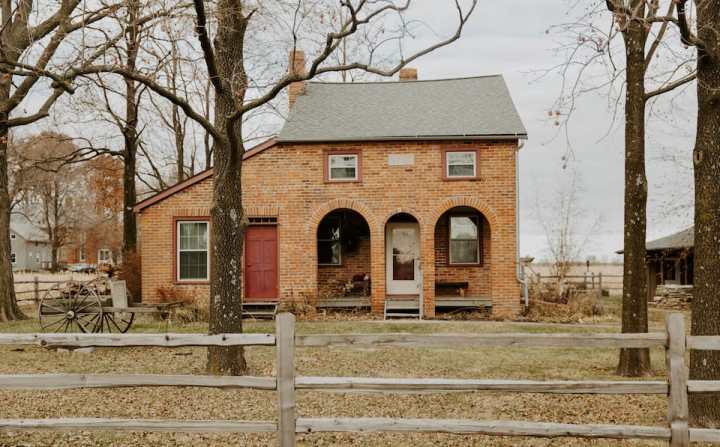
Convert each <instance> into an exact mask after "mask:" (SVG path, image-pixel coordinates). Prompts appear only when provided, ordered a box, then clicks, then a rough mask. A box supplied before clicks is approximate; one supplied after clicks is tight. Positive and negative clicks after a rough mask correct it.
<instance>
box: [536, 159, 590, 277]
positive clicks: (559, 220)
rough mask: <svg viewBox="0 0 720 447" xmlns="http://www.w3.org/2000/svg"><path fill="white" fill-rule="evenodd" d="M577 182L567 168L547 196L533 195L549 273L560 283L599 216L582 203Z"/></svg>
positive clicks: (575, 173) (586, 241)
mask: <svg viewBox="0 0 720 447" xmlns="http://www.w3.org/2000/svg"><path fill="white" fill-rule="evenodd" d="M582 191H583V188H582V185H581V182H580V181H579V180H578V178H577V172H576V171H575V170H571V172H570V173H569V175H568V177H567V178H565V179H564V181H563V183H562V184H561V185H560V186H559V187H558V188H557V190H555V191H554V193H552V194H550V195H549V196H543V197H540V196H539V195H538V197H536V202H535V203H536V214H537V218H538V221H539V222H540V224H541V225H542V228H543V231H544V233H545V240H546V243H547V250H548V253H549V255H550V260H551V261H552V272H551V274H552V276H556V277H557V279H558V285H559V286H560V285H562V284H563V283H564V281H565V277H566V276H567V275H568V273H569V272H570V268H571V267H572V263H573V262H577V261H578V260H579V259H581V257H582V255H583V253H584V251H585V250H586V249H587V246H588V243H589V242H590V237H591V236H592V235H593V234H595V232H596V231H597V229H598V227H599V224H600V218H599V216H594V217H593V216H591V214H590V212H589V211H588V210H587V209H585V207H583V206H582V202H581V198H580V196H581V193H582Z"/></svg>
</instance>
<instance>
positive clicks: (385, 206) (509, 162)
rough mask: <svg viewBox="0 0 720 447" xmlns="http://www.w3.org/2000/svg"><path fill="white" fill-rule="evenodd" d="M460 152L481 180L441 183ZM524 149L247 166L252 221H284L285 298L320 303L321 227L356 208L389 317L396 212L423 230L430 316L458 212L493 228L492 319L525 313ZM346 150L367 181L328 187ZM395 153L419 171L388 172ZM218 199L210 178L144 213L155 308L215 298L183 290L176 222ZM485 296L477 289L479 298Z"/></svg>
mask: <svg viewBox="0 0 720 447" xmlns="http://www.w3.org/2000/svg"><path fill="white" fill-rule="evenodd" d="M459 145H462V146H463V147H467V148H469V149H478V150H479V155H480V157H479V160H478V169H479V174H480V175H479V179H473V180H463V181H446V180H444V179H443V175H442V158H441V156H442V149H444V148H448V147H457V146H459ZM516 148H517V142H516V141H474V142H469V143H467V144H464V143H463V142H433V141H428V142H371V143H338V144H292V145H283V144H279V145H277V146H275V147H272V148H270V149H268V150H265V151H263V152H261V153H259V154H257V155H255V156H253V157H252V158H250V159H248V160H247V161H246V164H245V168H244V170H243V183H244V191H245V196H244V197H243V200H244V207H245V211H246V214H247V215H248V216H263V215H265V216H276V217H277V221H278V241H279V242H278V243H279V253H280V256H279V272H278V274H279V279H278V281H279V292H280V295H281V296H280V297H279V298H281V299H284V300H292V299H298V298H307V299H310V300H312V299H315V298H316V297H317V290H318V289H317V285H318V283H317V278H318V272H319V269H318V267H317V262H316V259H317V251H316V246H315V244H316V242H315V238H316V230H317V225H318V224H319V222H320V220H321V219H322V218H323V217H324V216H325V215H326V214H327V213H329V212H330V211H333V210H335V209H339V208H349V209H353V210H355V211H357V212H358V213H360V214H361V215H362V216H363V217H364V218H365V220H366V221H367V222H368V224H369V227H370V235H371V238H370V257H371V276H372V280H373V287H372V303H373V310H374V311H375V312H382V309H383V300H384V297H385V241H384V233H385V232H384V229H385V222H386V221H387V220H388V219H389V218H390V217H391V216H392V215H394V214H396V213H398V212H406V213H409V214H411V215H413V216H414V217H415V218H416V219H417V220H418V222H419V225H420V239H421V257H422V261H423V262H422V265H423V279H424V281H423V293H424V297H425V300H424V302H425V314H426V315H427V316H432V315H434V312H435V308H434V296H435V285H434V282H435V278H436V277H437V275H440V276H441V277H442V276H443V275H445V273H443V272H444V271H445V270H444V268H443V267H442V266H440V267H436V262H435V254H436V250H435V226H436V222H437V221H438V219H439V218H440V216H442V215H443V214H444V213H445V211H447V210H448V209H450V208H453V207H456V206H469V207H473V208H475V209H476V210H478V211H479V212H481V213H482V214H483V215H484V216H485V218H486V219H487V222H488V225H486V226H485V228H486V230H485V231H488V232H489V238H490V240H491V242H490V243H489V244H488V246H491V247H492V249H491V251H490V252H486V253H485V256H484V261H485V263H484V265H483V268H482V269H478V270H479V271H478V272H475V273H474V274H476V275H481V274H483V275H489V276H490V281H484V280H483V283H484V284H485V286H483V287H488V286H487V284H490V285H489V287H490V289H489V291H488V290H485V293H486V294H487V296H490V297H491V298H492V300H493V312H495V313H501V314H515V313H517V312H518V311H519V310H520V300H519V296H520V288H519V285H518V283H517V281H516V278H515V271H516V270H515V269H516V233H515V231H516V226H515V224H516V222H515V215H516V210H515V203H516V202H515V200H516V198H515V188H516V183H515V157H516ZM346 149H359V150H360V151H361V163H362V168H363V172H362V181H361V182H358V183H327V182H325V180H324V176H323V160H324V158H323V156H324V153H325V151H327V150H346ZM388 154H413V155H414V158H415V160H414V164H413V165H412V166H389V165H388ZM211 194H212V179H211V178H209V179H206V180H203V181H202V182H200V183H198V184H195V185H193V186H192V187H189V188H187V189H185V190H183V191H181V192H179V193H177V194H175V195H173V196H171V197H169V198H167V199H165V200H163V201H162V202H159V203H157V204H155V205H153V206H150V207H148V208H146V209H144V210H143V211H142V213H141V216H140V228H141V229H140V231H141V236H140V239H141V242H140V244H141V254H142V257H143V298H144V299H145V300H148V301H151V300H152V299H153V297H154V296H155V295H156V292H155V291H156V289H157V288H158V287H179V288H181V289H190V290H191V291H192V292H193V293H197V294H198V296H203V297H205V299H207V298H206V297H207V293H208V286H207V284H193V285H177V284H175V281H174V278H173V263H172V259H173V256H175V255H174V253H173V249H172V247H173V241H172V233H173V232H172V225H173V223H172V222H173V218H174V217H178V216H182V217H192V216H209V212H210V210H209V204H210V203H211V197H212V196H211ZM436 270H437V272H436ZM480 271H481V272H482V273H481V272H480ZM458 274H459V273H458ZM478 278H480V276H478ZM478 287H480V286H478ZM481 291H482V290H480V289H478V293H480V292H481ZM488 292H489V293H488Z"/></svg>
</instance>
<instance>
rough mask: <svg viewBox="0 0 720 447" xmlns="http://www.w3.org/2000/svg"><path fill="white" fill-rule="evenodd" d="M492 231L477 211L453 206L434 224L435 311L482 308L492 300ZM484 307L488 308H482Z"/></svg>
mask: <svg viewBox="0 0 720 447" xmlns="http://www.w3.org/2000/svg"><path fill="white" fill-rule="evenodd" d="M491 241H492V238H491V228H490V223H489V221H488V219H487V218H486V217H485V215H483V213H482V212H480V211H479V210H477V209H475V208H473V207H469V206H456V207H453V208H450V209H448V210H447V211H445V212H444V213H443V214H442V215H441V216H440V217H439V218H438V220H437V222H436V223H435V301H436V306H437V308H442V307H448V308H450V307H454V308H457V307H462V306H463V303H465V304H467V305H468V307H482V306H484V305H490V303H491V302H492V301H491V298H492V274H491V259H492V256H491V251H492V242H491ZM484 303H487V304H484Z"/></svg>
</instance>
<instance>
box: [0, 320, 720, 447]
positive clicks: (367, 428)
mask: <svg viewBox="0 0 720 447" xmlns="http://www.w3.org/2000/svg"><path fill="white" fill-rule="evenodd" d="M0 344H2V345H36V344H39V345H41V346H45V347H48V348H51V347H64V348H69V349H75V348H85V347H103V348H104V347H118V348H120V347H136V346H155V347H168V348H173V347H184V346H275V347H276V352H277V365H276V371H277V372H276V376H275V377H254V376H232V377H229V376H225V377H222V376H196V375H152V374H25V375H0V388H2V389H23V390H59V389H71V388H117V387H164V386H177V387H210V388H221V389H237V388H251V389H259V390H267V391H270V392H275V393H276V394H277V401H278V417H277V420H275V421H236V420H223V421H219V420H215V421H204V420H146V419H112V418H110V419H108V418H86V417H83V418H55V419H0V430H4V431H21V430H101V431H125V432H127V431H147V432H235V433H238V432H272V433H276V436H277V439H278V444H279V445H280V446H283V447H286V446H294V445H295V439H296V435H297V434H300V433H316V432H442V433H456V434H481V435H490V436H533V437H543V438H557V437H578V438H611V439H640V440H660V441H667V442H669V444H670V445H671V446H687V445H689V443H690V442H694V441H705V442H712V443H720V430H713V429H701V428H691V427H689V426H688V400H687V399H688V393H698V392H720V381H696V380H688V370H687V367H686V363H685V357H686V356H685V354H686V352H687V350H689V349H699V350H720V337H709V336H703V337H697V336H686V334H685V324H684V320H683V317H682V315H680V314H671V315H668V318H667V320H666V331H665V332H654V333H643V334H617V333H603V334H578V333H554V334H534V333H531V334H528V333H498V334H471V335H469V334H457V335H456V334H433V335H424V334H407V333H395V334H387V333H386V334H382V333H381V334H337V335H333V334H317V335H301V334H296V333H295V317H294V316H293V315H291V314H287V313H283V314H280V315H278V316H277V319H276V332H275V334H220V335H203V334H0ZM328 346H347V347H353V346H363V347H365V346H404V347H408V346H409V347H432V348H435V347H458V346H462V347H478V348H480V347H499V348H526V347H543V348H591V349H596V348H657V347H662V348H664V349H665V352H666V354H667V355H666V358H667V365H668V378H667V380H663V381H599V380H595V381H555V380H553V381H534V380H475V379H441V378H376V377H307V376H298V375H296V371H295V365H294V364H295V348H296V347H328ZM308 390H313V391H319V390H320V391H335V392H346V391H353V392H382V393H413V392H422V393H428V392H436V393H443V392H474V391H497V392H512V393H555V394H615V395H617V394H648V395H650V394H655V395H667V397H668V422H667V424H666V425H664V426H638V425H610V424H560V423H550V422H521V421H507V420H502V421H495V420H461V419H402V418H401V419H396V418H312V417H298V415H297V414H296V407H295V398H296V393H297V392H298V391H308Z"/></svg>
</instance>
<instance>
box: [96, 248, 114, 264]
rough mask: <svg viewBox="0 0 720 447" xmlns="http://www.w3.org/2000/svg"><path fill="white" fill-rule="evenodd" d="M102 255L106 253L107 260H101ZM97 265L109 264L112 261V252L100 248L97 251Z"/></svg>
mask: <svg viewBox="0 0 720 447" xmlns="http://www.w3.org/2000/svg"><path fill="white" fill-rule="evenodd" d="M103 253H107V259H103V256H102V255H103ZM97 259H98V264H111V261H112V250H110V249H109V248H101V249H99V250H98V257H97Z"/></svg>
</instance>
